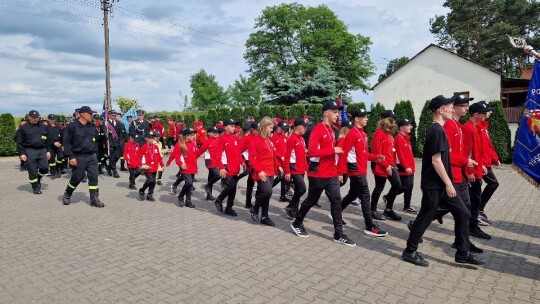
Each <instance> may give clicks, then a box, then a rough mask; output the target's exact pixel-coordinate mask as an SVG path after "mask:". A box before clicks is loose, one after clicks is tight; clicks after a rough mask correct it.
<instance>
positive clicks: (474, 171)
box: [462, 102, 491, 240]
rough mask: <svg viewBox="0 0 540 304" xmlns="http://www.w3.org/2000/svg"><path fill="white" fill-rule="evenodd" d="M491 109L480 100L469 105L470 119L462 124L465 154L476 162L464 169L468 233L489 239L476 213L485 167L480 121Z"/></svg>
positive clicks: (480, 200)
mask: <svg viewBox="0 0 540 304" xmlns="http://www.w3.org/2000/svg"><path fill="white" fill-rule="evenodd" d="M489 111H491V109H490V108H488V107H487V106H486V105H485V104H482V103H480V102H476V103H473V104H472V105H470V106H469V113H470V117H471V118H470V120H469V121H468V122H467V123H465V125H464V126H463V129H462V130H463V148H464V150H465V151H464V152H465V155H468V156H469V158H471V159H473V160H474V161H476V162H477V163H478V165H475V166H474V167H472V168H467V169H466V170H465V172H466V175H467V180H468V182H469V196H470V199H471V219H470V225H469V234H470V235H471V236H474V237H478V238H481V239H487V240H489V239H491V236H490V235H489V234H487V233H485V232H484V231H482V229H480V226H479V222H478V213H479V211H480V206H481V205H482V175H483V174H484V173H485V172H484V170H483V168H485V166H484V163H483V159H482V144H481V140H480V133H481V127H482V121H484V120H485V119H486V115H487V112H489Z"/></svg>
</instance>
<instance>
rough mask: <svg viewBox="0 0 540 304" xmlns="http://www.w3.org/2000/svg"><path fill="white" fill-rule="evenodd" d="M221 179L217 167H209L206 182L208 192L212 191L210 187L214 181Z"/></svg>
mask: <svg viewBox="0 0 540 304" xmlns="http://www.w3.org/2000/svg"><path fill="white" fill-rule="evenodd" d="M220 179H221V176H219V168H218V167H214V168H209V169H208V182H207V183H206V184H207V185H208V187H209V188H210V193H212V187H213V186H214V184H215V183H217V182H218V181H219V180H220Z"/></svg>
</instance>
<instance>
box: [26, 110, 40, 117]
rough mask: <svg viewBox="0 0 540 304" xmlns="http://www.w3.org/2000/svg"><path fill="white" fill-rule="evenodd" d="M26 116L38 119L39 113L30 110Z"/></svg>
mask: <svg viewBox="0 0 540 304" xmlns="http://www.w3.org/2000/svg"><path fill="white" fill-rule="evenodd" d="M28 116H34V117H39V112H38V111H36V110H32V111H30V112H28Z"/></svg>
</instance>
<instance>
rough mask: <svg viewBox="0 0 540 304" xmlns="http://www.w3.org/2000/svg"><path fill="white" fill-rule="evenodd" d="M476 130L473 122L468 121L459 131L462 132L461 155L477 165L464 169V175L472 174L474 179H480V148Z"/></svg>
mask: <svg viewBox="0 0 540 304" xmlns="http://www.w3.org/2000/svg"><path fill="white" fill-rule="evenodd" d="M478 129H479V127H478V125H477V126H474V124H473V122H472V121H471V120H469V121H467V122H466V123H465V125H463V128H462V129H461V130H463V153H465V156H467V157H468V158H470V159H473V160H474V161H476V162H477V163H478V165H476V166H474V167H473V168H466V170H465V174H466V175H470V174H474V177H475V178H476V179H482V173H483V172H482V148H481V146H480V136H479V130H478Z"/></svg>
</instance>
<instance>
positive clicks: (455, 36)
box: [430, 0, 540, 77]
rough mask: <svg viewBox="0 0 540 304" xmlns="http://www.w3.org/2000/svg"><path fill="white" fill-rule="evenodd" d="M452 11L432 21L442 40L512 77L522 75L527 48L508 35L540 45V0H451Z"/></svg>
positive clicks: (432, 31) (441, 42) (440, 42)
mask: <svg viewBox="0 0 540 304" xmlns="http://www.w3.org/2000/svg"><path fill="white" fill-rule="evenodd" d="M443 6H444V7H446V8H448V9H449V10H450V11H449V12H448V13H447V14H446V15H445V16H435V18H434V19H432V20H431V21H430V24H431V33H433V34H434V35H435V37H436V38H437V39H438V40H439V44H440V45H442V46H444V47H446V48H449V49H455V50H456V52H457V54H459V55H461V56H464V57H465V58H468V59H471V60H473V61H475V62H478V63H480V64H481V65H484V66H487V67H489V68H492V69H495V70H497V71H499V72H501V73H503V74H505V75H506V76H509V77H519V76H520V71H519V68H520V67H521V66H522V65H523V64H526V63H527V60H528V57H527V55H525V54H524V53H523V50H520V49H516V48H513V47H512V45H511V44H510V43H509V42H508V38H507V36H506V35H510V36H519V37H527V41H528V43H529V44H531V45H532V46H534V47H538V46H540V26H538V25H539V24H540V23H539V22H538V20H540V2H538V1H529V0H513V1H508V0H447V1H445V3H444V4H443Z"/></svg>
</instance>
